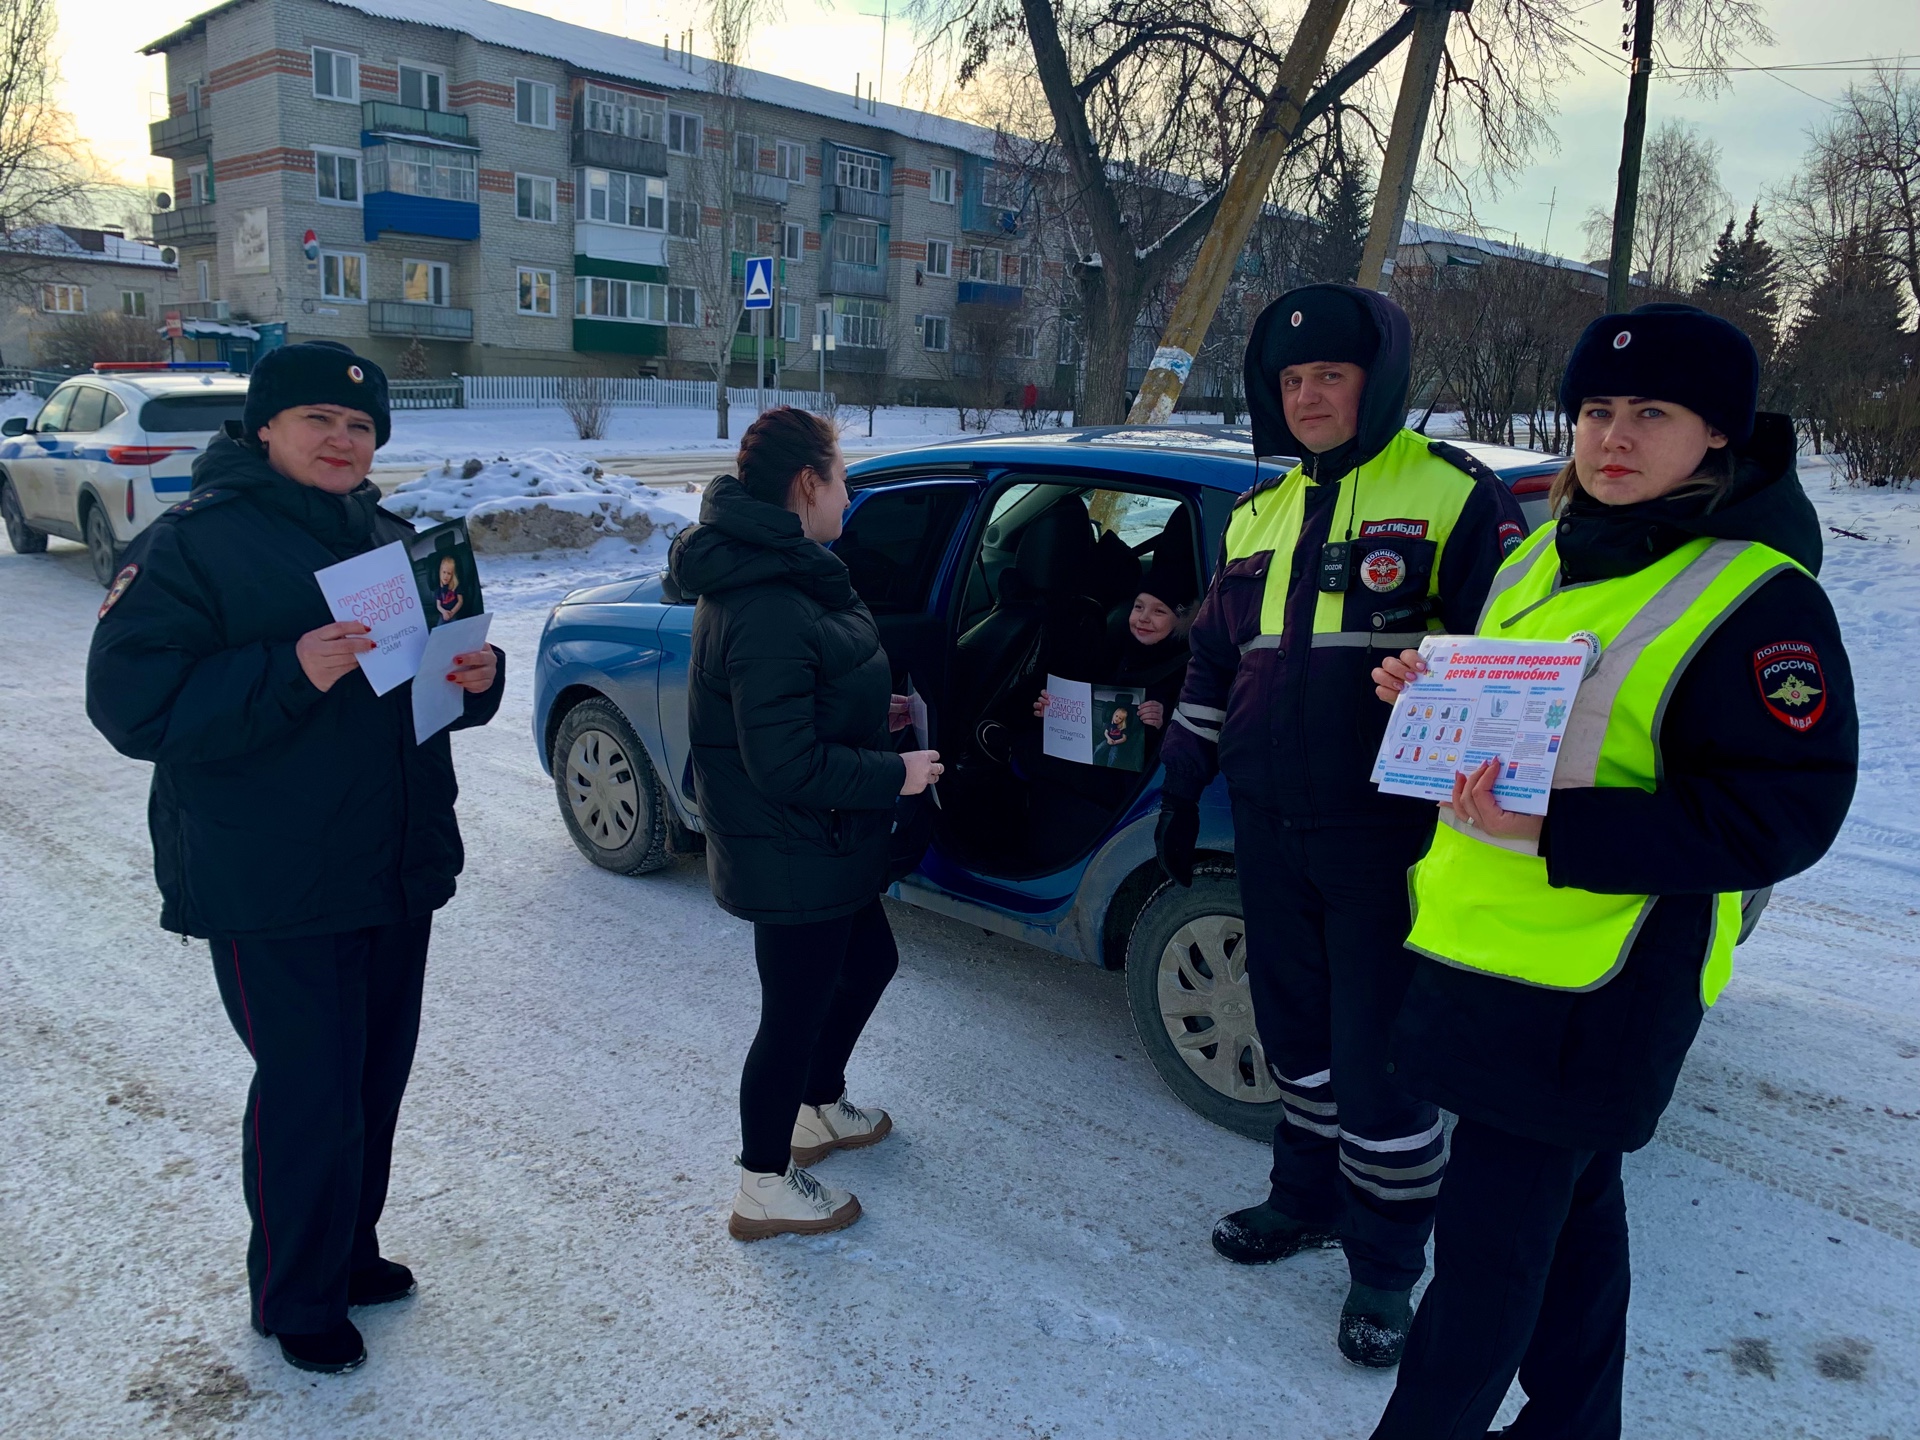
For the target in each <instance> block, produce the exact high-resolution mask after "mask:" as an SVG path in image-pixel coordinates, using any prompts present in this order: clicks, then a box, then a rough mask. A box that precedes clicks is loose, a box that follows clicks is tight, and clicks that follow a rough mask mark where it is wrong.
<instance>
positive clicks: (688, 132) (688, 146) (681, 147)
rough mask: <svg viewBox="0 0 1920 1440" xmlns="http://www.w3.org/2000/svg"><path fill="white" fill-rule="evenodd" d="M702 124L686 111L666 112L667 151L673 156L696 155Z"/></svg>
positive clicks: (698, 118)
mask: <svg viewBox="0 0 1920 1440" xmlns="http://www.w3.org/2000/svg"><path fill="white" fill-rule="evenodd" d="M703 124H704V122H703V121H702V120H701V119H700V117H699V116H698V115H695V114H693V113H691V112H690V111H686V110H669V111H668V112H667V149H668V150H670V151H672V152H673V153H674V154H675V155H698V154H699V153H700V132H701V128H702V126H703Z"/></svg>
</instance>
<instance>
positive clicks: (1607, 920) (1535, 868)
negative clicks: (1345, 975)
mask: <svg viewBox="0 0 1920 1440" xmlns="http://www.w3.org/2000/svg"><path fill="white" fill-rule="evenodd" d="M1554 533H1555V527H1554V526H1552V525H1546V526H1542V527H1541V528H1540V529H1539V530H1537V531H1535V532H1534V533H1533V535H1531V536H1530V537H1529V538H1528V540H1527V542H1526V543H1525V544H1524V545H1522V546H1521V547H1520V548H1519V549H1518V550H1516V551H1515V552H1514V553H1513V554H1512V555H1511V556H1509V557H1508V559H1507V562H1506V564H1505V565H1504V566H1502V567H1501V570H1500V572H1499V574H1498V575H1496V576H1495V578H1494V584H1493V590H1492V593H1490V594H1489V595H1488V597H1487V603H1486V607H1485V609H1484V610H1482V612H1481V615H1480V626H1479V631H1478V633H1479V634H1480V635H1482V636H1487V637H1496V636H1497V637H1498V638H1500V639H1503V640H1549V641H1557V640H1567V639H1570V638H1572V637H1574V636H1575V635H1578V634H1581V633H1584V634H1586V635H1588V636H1592V637H1597V639H1598V641H1599V645H1600V651H1599V656H1598V659H1597V661H1595V662H1593V663H1591V664H1589V666H1588V667H1587V671H1586V674H1585V676H1584V678H1583V679H1582V681H1581V684H1580V689H1579V691H1578V692H1577V693H1576V695H1575V697H1574V703H1573V709H1572V711H1571V712H1570V713H1569V715H1568V717H1567V728H1566V730H1565V732H1564V738H1563V739H1562V741H1561V746H1560V758H1559V761H1558V763H1557V764H1556V766H1555V769H1554V776H1553V788H1554V789H1556V790H1571V789H1579V788H1585V787H1590V786H1628V785H1633V786H1638V787H1639V788H1640V789H1642V790H1646V791H1649V792H1651V791H1654V790H1656V789H1658V788H1659V785H1660V779H1661V776H1660V763H1661V762H1660V749H1659V745H1658V738H1659V729H1660V720H1661V717H1662V715H1663V714H1664V713H1665V711H1666V706H1667V702H1668V700H1669V699H1670V698H1671V697H1672V695H1673V690H1674V687H1675V685H1677V684H1678V683H1679V680H1680V676H1681V675H1682V674H1683V673H1684V672H1685V670H1686V667H1687V662H1688V661H1690V660H1691V659H1692V658H1693V656H1694V655H1695V654H1696V653H1698V651H1699V649H1700V647H1701V646H1702V645H1704V644H1705V643H1706V641H1707V639H1708V638H1709V637H1710V636H1711V635H1712V634H1713V632H1714V631H1715V630H1716V629H1717V628H1718V627H1719V625H1720V623H1721V622H1722V621H1723V620H1725V619H1726V617H1727V616H1729V615H1731V614H1732V613H1733V612H1734V611H1735V610H1736V609H1738V608H1739V606H1740V604H1741V603H1742V602H1743V601H1744V600H1745V599H1746V598H1747V597H1748V596H1749V595H1751V594H1752V593H1753V592H1754V591H1755V590H1757V589H1758V588H1759V587H1760V586H1761V585H1763V584H1765V583H1766V582H1767V581H1768V580H1770V579H1772V578H1773V577H1774V576H1775V575H1778V574H1780V573H1781V572H1782V571H1783V570H1788V569H1802V567H1801V566H1799V565H1797V564H1796V563H1795V562H1794V561H1793V560H1791V559H1789V558H1788V557H1787V556H1785V555H1783V554H1781V553H1780V552H1779V551H1778V550H1774V549H1772V548H1770V547H1769V546H1766V545H1761V544H1757V543H1754V542H1751V541H1744V540H1710V539H1706V538H1701V539H1695V540H1690V541H1688V542H1687V543H1686V544H1685V545H1682V546H1681V547H1680V548H1679V549H1678V550H1675V551H1674V552H1673V553H1672V554H1671V555H1668V556H1666V557H1664V558H1663V559H1660V560H1657V561H1655V562H1654V563H1653V564H1651V565H1649V566H1647V567H1646V568H1645V569H1644V570H1640V571H1638V572H1636V573H1635V574H1632V575H1623V576H1620V577H1619V578H1617V579H1613V580H1595V581H1588V582H1583V583H1580V584H1575V585H1565V586H1563V585H1562V584H1561V583H1560V556H1559V553H1558V550H1557V548H1556V545H1555V542H1554ZM1803 573H1804V571H1803ZM1548 812H1549V814H1551V812H1552V803H1551V801H1549V803H1548ZM1440 820H1441V823H1440V825H1439V826H1438V827H1437V828H1436V829H1435V831H1434V837H1433V845H1432V848H1431V849H1429V850H1428V852H1427V854H1426V856H1425V857H1424V858H1423V859H1421V860H1420V861H1419V862H1418V863H1417V864H1416V865H1415V866H1414V867H1413V869H1412V871H1411V872H1410V875H1409V881H1410V885H1411V888H1412V894H1413V909H1414V922H1413V933H1412V934H1411V935H1409V936H1408V937H1407V944H1408V946H1409V947H1410V948H1411V949H1414V950H1417V951H1419V952H1420V953H1421V954H1423V955H1428V956H1430V957H1432V958H1433V959H1435V960H1440V961H1443V962H1444V963H1446V964H1449V965H1457V966H1460V967H1462V968H1464V969H1469V970H1481V971H1485V972H1486V973H1488V974H1490V975H1498V976H1501V977H1503V978H1505V979H1508V980H1515V981H1519V982H1520V983H1522V984H1527V985H1541V986H1546V987H1548V988H1551V989H1556V990H1593V989H1597V988H1598V987H1599V986H1601V985H1604V984H1606V983H1607V981H1609V980H1611V979H1612V978H1613V977H1614V976H1615V975H1617V974H1618V973H1619V972H1620V967H1621V966H1622V965H1624V964H1625V963H1626V959H1627V953H1628V952H1629V951H1630V950H1631V949H1632V948H1633V942H1634V938H1635V936H1637V935H1638V934H1639V931H1640V926H1641V925H1642V924H1643V923H1644V922H1645V920H1646V917H1647V914H1648V912H1649V911H1650V910H1651V909H1652V907H1653V902H1654V899H1655V898H1656V897H1654V896H1650V895H1602V894H1599V893H1597V892H1595V891H1591V890H1581V889H1578V888H1575V887H1572V886H1553V885H1549V884H1548V883H1547V864H1546V861H1544V860H1542V859H1541V858H1540V856H1539V854H1538V853H1537V850H1536V847H1535V846H1534V844H1533V843H1532V842H1531V841H1517V840H1496V839H1493V838H1491V837H1489V836H1487V835H1485V834H1484V833H1482V832H1480V831H1478V830H1475V829H1469V828H1467V827H1466V825H1465V824H1464V822H1461V821H1459V820H1457V819H1456V818H1455V816H1454V814H1453V811H1452V810H1451V809H1448V808H1446V807H1442V809H1441V811H1440ZM1740 898H1741V897H1740V893H1739V892H1738V891H1733V892H1729V893H1727V894H1724V895H1719V896H1716V897H1715V901H1714V908H1713V927H1712V933H1711V937H1710V939H1709V942H1708V946H1707V956H1706V960H1705V962H1704V964H1703V965H1702V967H1701V973H1700V999H1701V1002H1702V1003H1703V1004H1705V1005H1712V1004H1713V1002H1714V1001H1715V1000H1716V999H1717V998H1718V997H1719V995H1720V991H1721V990H1722V989H1723V988H1724V987H1725V985H1726V983H1727V979H1728V977H1729V976H1730V975H1731V974H1732V973H1733V946H1734V942H1735V940H1736V939H1738V937H1739V933H1740Z"/></svg>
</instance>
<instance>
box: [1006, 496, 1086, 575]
mask: <svg viewBox="0 0 1920 1440" xmlns="http://www.w3.org/2000/svg"><path fill="white" fill-rule="evenodd" d="M1093 552H1094V545H1093V525H1092V523H1091V522H1090V521H1089V520H1088V519H1087V508H1086V506H1085V505H1084V504H1082V503H1081V502H1080V500H1079V499H1078V497H1069V498H1068V499H1065V500H1062V501H1061V502H1060V503H1059V504H1057V505H1055V506H1054V507H1053V508H1052V509H1051V510H1048V511H1047V512H1046V513H1045V514H1043V515H1040V516H1039V517H1038V518H1036V519H1035V520H1034V521H1033V522H1032V523H1031V524H1029V525H1028V526H1027V528H1026V530H1025V531H1024V532H1023V533H1022V534H1021V536H1020V548H1019V549H1018V550H1017V551H1015V552H1014V561H1013V568H1014V570H1015V571H1016V572H1017V573H1018V574H1019V576H1020V579H1021V580H1022V581H1024V582H1025V584H1026V585H1027V586H1028V587H1030V588H1031V589H1033V590H1038V591H1043V592H1044V591H1058V590H1076V589H1079V588H1080V587H1082V586H1084V585H1085V584H1086V579H1087V573H1088V570H1089V568H1090V567H1091V565H1092V563H1093Z"/></svg>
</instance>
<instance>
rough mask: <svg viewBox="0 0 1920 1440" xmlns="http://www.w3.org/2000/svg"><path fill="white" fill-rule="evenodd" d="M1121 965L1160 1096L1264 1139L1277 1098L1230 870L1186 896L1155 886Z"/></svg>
mask: <svg viewBox="0 0 1920 1440" xmlns="http://www.w3.org/2000/svg"><path fill="white" fill-rule="evenodd" d="M1126 964H1127V1008H1128V1010H1130V1011H1131V1012H1132V1014H1133V1028H1134V1033H1135V1034H1137V1035H1138V1036H1139V1037H1140V1046H1141V1048H1142V1049H1143V1050H1145V1051H1146V1052H1147V1058H1148V1059H1149V1060H1151V1061H1153V1068H1154V1069H1155V1070H1157V1071H1159V1073H1160V1078H1161V1079H1162V1080H1163V1081H1165V1082H1166V1086H1167V1088H1168V1089H1169V1090H1171V1091H1173V1093H1174V1094H1175V1096H1177V1097H1178V1098H1179V1100H1180V1101H1181V1103H1182V1104H1184V1105H1186V1106H1187V1107H1188V1108H1189V1109H1191V1110H1193V1111H1194V1112H1195V1113H1197V1114H1199V1115H1203V1116H1205V1117H1206V1118H1207V1119H1209V1120H1211V1121H1212V1122H1213V1123H1214V1124H1216V1125H1218V1126H1220V1127H1222V1128H1223V1129H1227V1130H1232V1131H1234V1132H1235V1133H1236V1134H1240V1135H1245V1136H1247V1137H1248V1138H1249V1139H1253V1140H1271V1139H1272V1138H1273V1127H1274V1126H1275V1125H1278V1124H1279V1123H1280V1110H1281V1104H1280V1090H1279V1087H1278V1086H1277V1085H1275V1084H1274V1081H1273V1075H1272V1073H1271V1072H1270V1071H1269V1070H1268V1069H1267V1052H1266V1047H1265V1046H1263V1045H1262V1044H1261V1043H1260V1031H1259V1028H1258V1026H1257V1025H1256V1024H1255V1023H1254V1015H1253V987H1252V986H1251V985H1250V984H1248V982H1247V946H1246V922H1245V921H1244V920H1242V919H1241V916H1240V886H1239V883H1238V882H1237V881H1236V880H1235V878H1234V873H1233V871H1232V869H1230V868H1229V867H1228V866H1226V865H1223V864H1219V863H1217V862H1215V863H1207V864H1203V865H1200V866H1199V867H1197V868H1196V869H1195V872H1194V877H1193V885H1192V888H1187V887H1185V886H1181V885H1175V884H1174V883H1173V882H1172V881H1170V880H1169V881H1166V882H1164V883H1163V884H1161V885H1160V887H1159V888H1158V889H1157V890H1155V891H1154V892H1153V893H1152V894H1151V895H1150V896H1149V897H1148V898H1147V902H1146V903H1145V904H1144V905H1142V906H1141V907H1140V913H1139V914H1138V915H1137V916H1135V917H1134V921H1133V927H1132V929H1131V931H1130V932H1129V934H1128V936H1127V959H1126Z"/></svg>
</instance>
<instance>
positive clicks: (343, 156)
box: [313, 150, 360, 205]
mask: <svg viewBox="0 0 1920 1440" xmlns="http://www.w3.org/2000/svg"><path fill="white" fill-rule="evenodd" d="M313 184H314V189H315V190H316V191H318V192H319V196H320V198H321V199H322V200H324V201H326V202H327V203H328V204H329V205H358V204H359V203H360V157H359V155H357V154H354V153H351V152H342V151H338V150H316V151H314V152H313Z"/></svg>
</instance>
